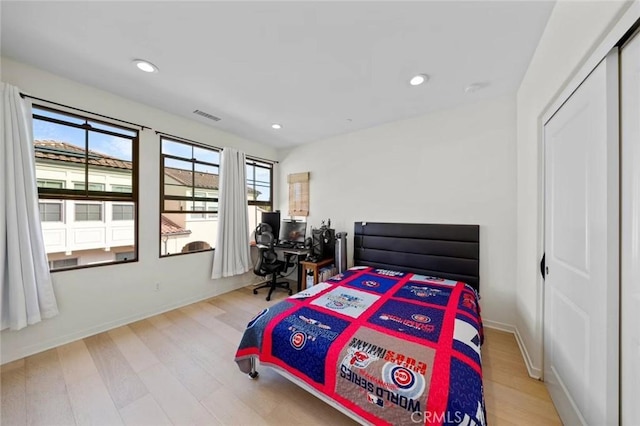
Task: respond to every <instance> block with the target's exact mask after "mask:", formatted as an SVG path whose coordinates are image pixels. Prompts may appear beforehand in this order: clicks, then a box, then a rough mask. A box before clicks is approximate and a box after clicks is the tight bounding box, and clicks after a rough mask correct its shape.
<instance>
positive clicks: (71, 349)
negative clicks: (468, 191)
mask: <svg viewBox="0 0 640 426" xmlns="http://www.w3.org/2000/svg"><path fill="white" fill-rule="evenodd" d="M251 289H252V287H251V286H249V287H245V288H243V289H240V290H236V291H233V292H230V293H227V294H224V295H221V296H217V297H215V298H212V299H210V300H208V301H206V302H200V303H195V304H193V305H189V306H186V307H184V308H180V309H176V310H174V311H171V312H167V313H165V314H161V315H156V316H155V317H152V318H148V319H146V320H142V321H138V322H135V323H133V324H129V325H128V326H123V327H119V328H116V329H114V330H111V331H109V332H107V333H101V334H98V335H96V336H92V337H88V338H86V339H83V340H80V341H77V342H73V343H69V344H67V345H64V346H60V347H58V348H56V349H51V350H48V351H45V352H42V353H40V354H37V355H33V356H30V357H27V358H24V359H22V360H19V361H15V362H12V363H9V364H6V365H3V366H2V374H1V378H2V388H1V402H2V405H1V411H0V415H1V417H0V423H1V424H2V425H73V424H78V425H88V424H93V425H120V424H124V425H154V426H155V425H171V424H174V425H192V424H193V425H196V424H202V425H216V424H225V425H264V424H269V425H279V426H281V425H294V424H295V425H298V424H299V425H338V424H340V425H349V424H355V423H354V422H353V421H352V420H351V419H349V418H348V417H346V416H345V415H343V414H341V413H340V412H338V411H336V410H335V409H333V408H332V407H330V406H328V405H327V404H325V403H323V402H322V401H320V400H319V399H317V398H315V397H313V396H312V395H310V394H309V393H307V392H306V391H304V390H302V389H300V388H299V387H297V386H296V385H294V384H292V383H290V382H289V381H287V380H285V379H284V378H282V377H281V376H280V375H279V374H276V373H275V372H274V371H272V370H270V369H269V368H266V367H264V368H260V369H259V370H260V378H259V380H258V381H251V380H249V379H248V378H247V376H245V375H244V374H242V373H240V371H239V370H238V369H237V367H236V365H235V363H234V362H233V357H234V354H235V351H236V348H237V344H238V342H239V341H240V337H241V335H242V331H243V330H244V327H245V325H246V324H247V322H248V321H249V320H250V319H251V318H252V317H253V316H254V315H255V314H256V313H257V312H259V311H260V310H261V309H262V308H263V307H265V306H267V305H269V304H271V303H273V301H276V300H279V299H283V298H284V297H286V293H285V292H283V291H280V292H277V293H275V295H274V297H273V299H274V300H273V301H272V302H266V301H265V299H264V298H265V295H264V291H265V290H261V292H260V294H259V295H257V296H254V295H253V294H252V293H251ZM482 357H483V366H484V384H485V397H486V405H487V416H488V419H487V420H488V422H489V424H490V425H509V424H517V425H525V424H530V425H542V424H544V425H551V424H560V420H559V418H558V415H557V413H556V411H555V409H554V407H553V404H552V403H551V400H550V399H549V395H548V393H547V391H546V389H545V387H544V385H543V384H542V383H541V382H539V381H536V380H533V379H531V378H529V377H528V375H527V371H526V368H525V366H524V363H523V361H522V357H521V355H520V352H519V350H518V346H517V344H516V342H515V339H514V337H513V335H511V334H508V333H503V332H500V331H496V330H491V329H486V339H485V344H484V346H483V348H482Z"/></svg>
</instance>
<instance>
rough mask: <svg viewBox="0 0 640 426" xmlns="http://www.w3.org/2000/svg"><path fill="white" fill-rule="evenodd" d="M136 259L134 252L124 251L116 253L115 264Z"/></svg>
mask: <svg viewBox="0 0 640 426" xmlns="http://www.w3.org/2000/svg"><path fill="white" fill-rule="evenodd" d="M135 258H136V252H134V251H125V252H122V253H116V262H124V261H125V260H132V259H135Z"/></svg>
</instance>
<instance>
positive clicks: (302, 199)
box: [287, 172, 309, 216]
mask: <svg viewBox="0 0 640 426" xmlns="http://www.w3.org/2000/svg"><path fill="white" fill-rule="evenodd" d="M287 182H288V183H289V216H309V172H305V173H292V174H290V175H287Z"/></svg>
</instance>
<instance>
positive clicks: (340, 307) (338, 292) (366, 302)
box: [311, 286, 380, 318]
mask: <svg viewBox="0 0 640 426" xmlns="http://www.w3.org/2000/svg"><path fill="white" fill-rule="evenodd" d="M379 298H380V296H378V295H374V294H371V293H367V292H364V291H359V290H356V289H352V288H347V287H341V286H338V287H337V288H335V289H333V290H331V291H329V292H327V293H324V294H322V295H321V296H320V297H318V298H317V299H315V300H314V301H312V302H311V305H316V306H321V307H323V308H326V309H330V310H333V311H335V312H340V313H341V314H343V315H347V316H350V317H352V318H358V317H359V316H360V315H361V314H362V313H363V312H364V311H366V310H367V308H368V307H369V306H371V305H372V304H373V303H374V302H376V301H377V300H378V299H379Z"/></svg>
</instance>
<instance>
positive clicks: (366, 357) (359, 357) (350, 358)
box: [342, 347, 380, 369]
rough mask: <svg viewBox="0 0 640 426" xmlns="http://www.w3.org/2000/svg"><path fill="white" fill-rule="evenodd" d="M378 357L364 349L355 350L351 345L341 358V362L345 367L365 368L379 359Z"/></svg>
mask: <svg viewBox="0 0 640 426" xmlns="http://www.w3.org/2000/svg"><path fill="white" fill-rule="evenodd" d="M379 359H380V357H378V356H375V355H373V354H369V353H367V352H365V351H361V350H357V349H355V348H353V347H351V348H349V351H348V353H347V355H346V356H345V357H344V359H343V360H342V364H343V365H346V366H347V367H349V368H350V367H355V368H360V369H362V368H366V367H367V366H368V365H369V364H371V363H372V362H373V361H377V360H379Z"/></svg>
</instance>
